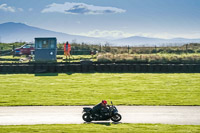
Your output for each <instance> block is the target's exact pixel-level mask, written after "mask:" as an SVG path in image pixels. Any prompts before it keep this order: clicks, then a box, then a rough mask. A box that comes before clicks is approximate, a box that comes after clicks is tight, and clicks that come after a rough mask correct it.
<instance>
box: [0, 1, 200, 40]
mask: <svg viewBox="0 0 200 133" xmlns="http://www.w3.org/2000/svg"><path fill="white" fill-rule="evenodd" d="M6 22H19V23H25V24H27V25H30V26H34V27H39V28H43V29H47V30H52V31H57V32H63V33H68V34H73V35H84V36H91V37H102V38H109V39H116V38H124V37H130V36H144V37H158V38H177V37H183V38H200V0H0V24H1V23H6Z"/></svg>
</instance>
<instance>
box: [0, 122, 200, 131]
mask: <svg viewBox="0 0 200 133" xmlns="http://www.w3.org/2000/svg"><path fill="white" fill-rule="evenodd" d="M199 131H200V125H166V124H110V123H100V124H76V125H75V124H68V125H61V124H60V125H18V126H14V125H13V126H0V132H1V133H10V132H13V133H35V132H37V133H69V132H70V133H71V132H74V133H77V132H82V133H85V132H86V133H88V132H101V133H163V132H164V133H199Z"/></svg>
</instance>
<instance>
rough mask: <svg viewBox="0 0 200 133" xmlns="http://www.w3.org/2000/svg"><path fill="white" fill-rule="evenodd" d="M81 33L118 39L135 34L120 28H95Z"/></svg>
mask: <svg viewBox="0 0 200 133" xmlns="http://www.w3.org/2000/svg"><path fill="white" fill-rule="evenodd" d="M79 35H83V36H89V37H101V38H108V39H118V38H125V37H130V36H133V35H134V34H131V33H126V32H123V31H119V30H112V31H109V30H102V31H101V30H93V31H89V32H88V33H81V34H79Z"/></svg>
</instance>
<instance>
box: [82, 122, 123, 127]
mask: <svg viewBox="0 0 200 133" xmlns="http://www.w3.org/2000/svg"><path fill="white" fill-rule="evenodd" d="M91 123H93V124H99V125H105V126H111V124H121V122H84V124H91Z"/></svg>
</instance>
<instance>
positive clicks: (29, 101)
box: [0, 73, 200, 106]
mask: <svg viewBox="0 0 200 133" xmlns="http://www.w3.org/2000/svg"><path fill="white" fill-rule="evenodd" d="M102 99H106V100H108V101H111V100H112V101H113V102H114V104H116V105H200V74H199V73H190V74H184V73H182V74H142V73H139V74H137V73H90V74H80V73H76V74H58V75H57V76H56V74H38V75H33V74H1V75H0V106H18V105H95V104H97V103H98V102H100V101H101V100H102Z"/></svg>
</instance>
